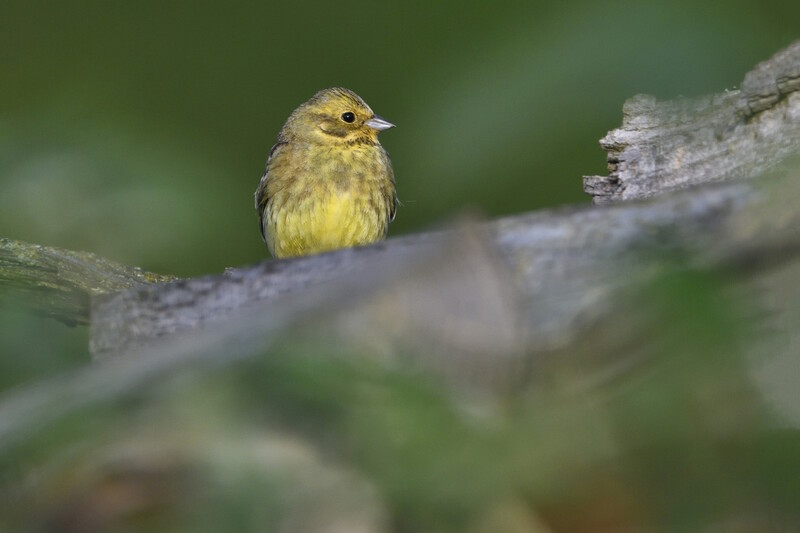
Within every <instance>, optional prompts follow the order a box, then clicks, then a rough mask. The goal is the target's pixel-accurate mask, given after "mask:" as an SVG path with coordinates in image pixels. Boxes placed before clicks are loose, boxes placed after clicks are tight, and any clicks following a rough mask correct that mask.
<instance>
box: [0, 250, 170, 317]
mask: <svg viewBox="0 0 800 533" xmlns="http://www.w3.org/2000/svg"><path fill="white" fill-rule="evenodd" d="M174 279H176V278H174V277H173V276H164V275H160V274H153V273H151V272H145V271H143V270H141V269H139V268H134V267H129V266H125V265H121V264H119V263H116V262H114V261H110V260H108V259H104V258H102V257H99V256H97V255H95V254H92V253H87V252H73V251H70V250H64V249H61V248H50V247H47V246H40V245H38V244H28V243H25V242H21V241H14V240H11V239H2V238H0V294H2V295H5V296H8V295H13V296H18V297H19V299H20V300H21V301H23V302H25V303H26V304H27V305H28V306H30V307H31V308H32V309H33V310H34V311H35V312H37V313H40V314H43V315H45V316H49V317H52V318H55V319H57V320H60V321H61V322H64V323H66V324H69V325H76V324H88V323H89V309H90V299H91V297H92V296H95V295H98V294H103V293H109V292H117V291H122V290H125V289H130V288H133V287H137V286H140V285H147V284H152V283H164V282H166V281H172V280H174Z"/></svg>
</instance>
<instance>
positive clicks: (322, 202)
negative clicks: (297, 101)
mask: <svg viewBox="0 0 800 533" xmlns="http://www.w3.org/2000/svg"><path fill="white" fill-rule="evenodd" d="M350 119H352V120H350ZM392 126H393V125H392V124H390V123H389V122H387V121H386V120H384V119H383V118H381V117H379V116H378V115H375V113H373V112H372V109H370V107H369V106H368V105H367V104H366V103H365V102H364V101H363V100H362V99H361V98H360V97H359V96H358V95H356V94H355V93H354V92H352V91H350V90H347V89H342V88H333V89H325V90H323V91H320V92H318V93H317V94H315V95H314V96H313V97H312V98H311V99H310V100H308V101H307V102H305V103H304V104H302V105H301V106H300V107H298V108H297V109H295V110H294V111H293V112H292V114H291V115H290V116H289V118H288V119H287V120H286V124H284V126H283V128H282V129H281V132H280V134H279V135H278V142H277V143H276V144H275V146H273V147H272V149H271V150H270V153H269V158H268V159H267V165H266V170H265V172H264V175H263V176H262V177H261V182H260V183H259V185H258V189H257V190H256V193H255V199H256V209H257V210H258V215H259V222H260V228H261V236H262V238H263V239H264V241H265V242H266V243H267V247H268V248H269V251H270V253H271V254H272V255H273V256H274V257H278V258H281V257H292V256H299V255H308V254H313V253H319V252H324V251H327V250H333V249H336V248H347V247H351V246H359V245H364V244H369V243H372V242H375V241H379V240H381V239H383V238H384V237H386V232H387V229H388V225H389V222H391V221H392V220H393V219H394V215H395V209H396V207H397V194H396V192H395V182H394V173H393V171H392V164H391V161H390V160H389V155H388V154H387V153H386V150H384V149H383V147H382V146H381V145H380V143H379V142H378V133H379V132H380V131H382V130H384V129H387V128H390V127H392Z"/></svg>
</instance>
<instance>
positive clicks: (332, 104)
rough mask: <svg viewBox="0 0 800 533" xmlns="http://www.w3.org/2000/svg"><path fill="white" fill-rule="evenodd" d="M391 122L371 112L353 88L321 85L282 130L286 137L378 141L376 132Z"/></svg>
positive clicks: (336, 140)
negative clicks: (319, 89) (324, 86)
mask: <svg viewBox="0 0 800 533" xmlns="http://www.w3.org/2000/svg"><path fill="white" fill-rule="evenodd" d="M392 127H394V124H392V123H391V122H389V121H387V120H386V119H384V118H383V117H381V116H379V115H376V114H375V113H373V111H372V109H370V107H369V106H368V105H367V103H366V102H364V100H362V99H361V97H360V96H358V95H357V94H356V93H354V92H353V91H350V90H348V89H343V88H340V87H334V88H331V89H323V90H322V91H319V92H318V93H317V94H315V95H314V96H312V97H311V99H310V100H308V101H307V102H305V103H304V104H302V105H300V107H298V108H297V109H295V110H294V112H292V114H291V115H290V116H289V118H288V120H287V121H286V124H285V125H284V126H283V129H282V130H281V137H282V138H283V140H285V141H300V142H320V143H326V144H330V143H333V144H340V143H341V144H359V143H366V144H378V133H380V132H381V131H383V130H386V129H389V128H392Z"/></svg>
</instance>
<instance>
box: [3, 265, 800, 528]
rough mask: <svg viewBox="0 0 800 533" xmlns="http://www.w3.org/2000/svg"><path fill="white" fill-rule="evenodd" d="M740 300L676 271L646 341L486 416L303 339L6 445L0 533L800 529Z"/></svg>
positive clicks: (560, 357)
mask: <svg viewBox="0 0 800 533" xmlns="http://www.w3.org/2000/svg"><path fill="white" fill-rule="evenodd" d="M728 289H729V286H728V285H727V284H726V283H724V282H721V281H720V280H718V279H716V278H715V277H714V276H709V275H708V274H703V273H698V272H693V271H691V270H686V269H684V268H680V267H670V268H667V269H665V270H664V271H663V272H662V274H661V275H659V276H658V277H657V279H656V280H654V282H653V283H652V284H650V285H649V286H647V287H644V288H642V289H641V290H639V291H632V292H631V294H630V295H629V296H628V304H629V305H631V306H633V308H635V309H636V310H637V311H638V312H639V313H640V315H641V316H640V320H639V321H638V325H639V326H640V328H639V329H631V328H627V329H622V330H618V331H616V332H612V333H608V332H609V331H612V329H613V328H603V330H604V331H606V332H607V333H605V334H603V333H598V337H605V338H601V339H598V338H596V339H595V340H594V341H595V342H592V343H591V345H590V346H587V347H585V348H581V347H580V346H571V347H570V348H569V349H566V350H564V352H563V353H560V354H554V357H552V358H550V359H548V361H549V363H548V364H547V365H545V366H543V367H541V368H540V371H539V372H537V373H536V375H535V376H534V377H533V380H532V381H531V382H529V383H528V384H527V385H526V386H524V387H521V388H519V389H516V390H507V391H504V392H503V393H502V394H499V395H496V396H493V397H491V398H484V399H483V400H479V401H478V402H477V403H475V401H474V399H472V400H469V399H467V398H464V397H463V396H462V395H461V393H459V392H456V391H454V390H453V389H450V388H449V387H447V386H442V383H441V382H439V381H438V379H437V378H435V377H432V376H427V377H422V376H421V375H420V374H419V373H418V371H417V369H415V368H414V367H413V365H410V364H405V363H402V362H397V363H393V364H387V362H386V361H376V360H375V359H374V358H372V357H370V355H369V354H365V353H361V354H359V353H353V352H352V351H351V350H349V349H348V348H347V347H344V346H340V345H336V344H333V343H331V342H329V341H326V340H324V339H319V340H318V342H317V341H314V340H309V337H308V335H303V334H301V333H299V332H294V333H292V334H290V335H289V336H287V338H285V339H284V342H282V343H281V344H279V345H278V346H276V347H274V348H272V349H270V350H269V352H268V353H265V354H263V357H258V358H255V359H249V360H246V361H240V362H237V363H232V364H227V365H225V366H223V367H222V368H220V367H217V366H215V367H214V368H211V369H203V368H196V369H195V370H194V371H190V372H183V373H181V375H180V376H177V377H173V378H171V379H166V380H161V381H159V382H158V383H153V384H152V386H149V387H144V388H140V389H139V390H137V391H135V392H134V393H133V394H124V395H120V397H119V398H118V399H115V400H113V401H111V402H108V403H105V404H103V405H99V406H93V407H91V408H86V409H82V410H80V411H78V412H75V413H74V414H71V415H69V416H66V417H62V418H60V419H58V420H56V421H55V422H52V423H48V424H46V425H45V426H43V427H40V428H39V430H38V431H37V432H36V433H35V434H34V435H33V436H32V437H29V438H25V439H22V440H21V441H20V442H18V443H17V444H16V445H13V446H9V444H8V441H3V443H2V444H1V445H0V472H2V475H0V528H4V529H10V530H18V529H19V528H20V527H22V526H23V525H24V526H25V527H28V528H32V529H31V530H34V531H38V530H59V531H85V530H103V531H108V530H122V531H124V530H128V529H127V528H130V527H134V528H146V529H147V530H149V531H223V530H230V529H231V528H234V529H236V530H237V531H286V532H295V531H297V532H301V531H365V532H366V531H409V532H411V531H430V532H437V531H441V532H461V531H475V532H483V531H485V532H487V533H488V532H495V533H502V532H512V533H513V532H518V531H519V532H521V531H528V532H537V531H601V530H603V531H641V530H646V531H662V530H663V531H708V530H710V529H714V530H720V531H773V530H776V528H779V527H783V528H785V529H786V530H795V529H796V528H797V527H799V526H800V513H798V509H797V506H796V501H797V498H798V497H800V480H799V479H798V478H797V476H795V475H793V472H795V470H796V468H797V467H800V464H798V460H797V458H798V454H797V450H798V446H799V445H800V437H799V436H798V434H797V433H798V432H797V430H796V429H781V428H780V427H779V426H777V425H775V424H774V421H773V419H772V416H771V415H770V413H769V412H768V411H767V410H766V409H765V408H764V406H763V402H762V398H761V397H760V394H759V392H758V390H757V388H756V387H754V384H753V383H752V379H751V374H750V370H749V367H748V363H747V360H746V358H745V357H744V354H745V352H746V347H747V342H748V339H749V338H750V335H751V329H752V328H750V327H749V326H748V322H747V320H746V316H747V314H748V312H747V309H746V306H743V305H742V304H741V302H739V303H737V302H736V301H734V300H732V298H731V294H730V291H729V290H728ZM312 339H313V337H312ZM600 340H602V341H603V342H598V341H600ZM621 347H624V349H621ZM620 363H624V364H622V365H620ZM609 369H611V371H609Z"/></svg>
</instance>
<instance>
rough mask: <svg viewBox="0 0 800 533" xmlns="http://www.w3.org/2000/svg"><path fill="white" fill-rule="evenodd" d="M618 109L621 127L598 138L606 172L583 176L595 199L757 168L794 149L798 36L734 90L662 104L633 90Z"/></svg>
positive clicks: (799, 103)
mask: <svg viewBox="0 0 800 533" xmlns="http://www.w3.org/2000/svg"><path fill="white" fill-rule="evenodd" d="M622 114H623V120H622V127H621V128H619V129H616V130H613V131H611V132H609V133H608V135H606V136H605V137H604V138H603V139H601V140H600V145H601V146H602V147H603V149H604V150H606V151H607V152H608V170H609V173H610V174H609V175H608V176H587V177H585V178H584V189H585V190H586V192H587V193H588V194H590V195H591V196H592V197H593V200H594V202H595V203H600V204H602V203H608V202H612V201H618V200H633V199H636V198H647V197H651V196H654V195H657V194H660V193H663V192H666V191H671V190H677V189H683V188H686V187H689V186H695V185H699V184H703V183H712V182H719V181H728V180H733V179H741V178H747V177H752V176H754V175H758V174H760V173H763V172H764V171H766V170H769V169H770V168H772V167H773V166H774V165H776V164H778V163H780V162H781V161H782V160H784V159H785V158H786V157H787V156H788V155H791V154H792V153H795V152H797V150H798V148H800V41H797V42H795V43H794V44H792V45H791V46H789V47H788V48H787V49H785V50H783V51H781V52H779V53H777V54H775V55H774V56H773V57H772V58H771V59H770V60H768V61H765V62H763V63H761V64H759V65H758V66H757V67H756V68H755V69H754V70H753V71H751V72H750V73H748V74H747V76H745V79H744V81H743V82H742V86H741V89H740V90H735V91H727V92H725V93H723V94H717V95H712V96H708V97H704V98H696V99H681V100H677V101H668V102H659V101H657V100H656V99H655V98H654V97H652V96H647V95H639V96H635V97H633V98H631V99H630V100H628V101H627V102H625V105H624V107H623V110H622Z"/></svg>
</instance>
